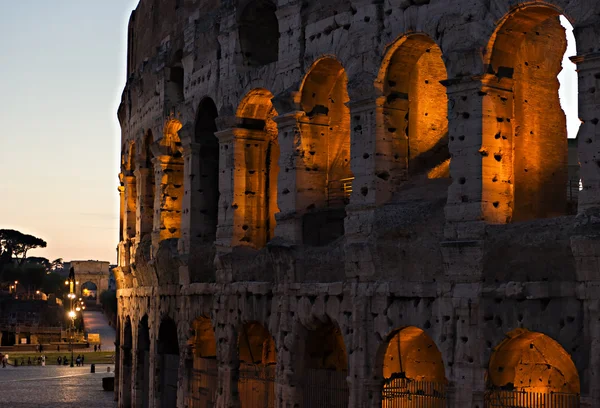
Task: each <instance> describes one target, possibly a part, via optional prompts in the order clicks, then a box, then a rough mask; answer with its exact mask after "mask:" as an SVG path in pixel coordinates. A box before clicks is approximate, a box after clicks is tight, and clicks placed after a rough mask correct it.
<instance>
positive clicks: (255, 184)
mask: <svg viewBox="0 0 600 408" xmlns="http://www.w3.org/2000/svg"><path fill="white" fill-rule="evenodd" d="M216 136H217V138H218V139H219V146H220V149H219V152H220V158H219V170H220V172H219V190H220V196H219V223H218V227H217V240H216V244H217V250H218V251H219V252H221V253H227V252H230V251H231V248H233V247H236V246H251V247H254V248H257V249H260V248H261V247H263V246H264V245H265V243H266V237H267V232H268V231H267V230H266V226H267V222H266V220H267V218H268V216H269V214H267V211H266V210H267V206H266V198H267V195H266V184H265V183H266V180H267V173H266V155H267V146H268V140H267V134H266V132H264V131H255V130H248V129H243V128H230V129H227V130H224V131H221V132H217V133H216Z"/></svg>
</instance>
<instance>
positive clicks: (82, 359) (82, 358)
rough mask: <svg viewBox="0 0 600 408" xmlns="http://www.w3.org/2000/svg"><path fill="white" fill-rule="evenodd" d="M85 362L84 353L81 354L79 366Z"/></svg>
mask: <svg viewBox="0 0 600 408" xmlns="http://www.w3.org/2000/svg"><path fill="white" fill-rule="evenodd" d="M84 362H85V355H83V354H82V355H81V366H82V367H83V363H84Z"/></svg>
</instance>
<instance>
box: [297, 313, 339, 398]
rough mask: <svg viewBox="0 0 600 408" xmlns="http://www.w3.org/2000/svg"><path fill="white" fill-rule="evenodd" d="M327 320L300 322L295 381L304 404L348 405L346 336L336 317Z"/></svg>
mask: <svg viewBox="0 0 600 408" xmlns="http://www.w3.org/2000/svg"><path fill="white" fill-rule="evenodd" d="M325 320H326V321H325V322H322V321H320V320H319V321H316V320H315V321H314V322H312V323H311V324H310V325H309V326H304V325H302V324H301V323H299V324H298V326H299V327H298V328H297V329H298V330H297V336H296V338H297V341H296V353H297V356H298V358H297V360H296V365H297V366H296V367H294V370H293V371H294V373H295V376H296V378H295V382H296V383H297V384H298V385H299V388H300V389H301V392H300V393H299V397H300V398H301V402H302V406H310V407H312V406H315V407H325V406H327V407H332V408H338V407H339V408H342V407H347V406H348V398H349V395H350V391H349V388H348V383H347V381H346V378H347V376H348V354H347V350H346V345H345V342H344V337H343V336H342V332H341V330H340V328H339V327H338V325H337V324H336V323H335V322H334V321H333V320H331V319H329V318H327V319H325Z"/></svg>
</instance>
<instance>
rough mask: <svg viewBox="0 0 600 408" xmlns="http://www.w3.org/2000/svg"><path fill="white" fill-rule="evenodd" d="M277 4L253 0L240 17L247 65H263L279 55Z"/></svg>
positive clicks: (242, 10) (241, 37)
mask: <svg viewBox="0 0 600 408" xmlns="http://www.w3.org/2000/svg"><path fill="white" fill-rule="evenodd" d="M276 11H277V5H276V4H275V3H274V2H272V1H270V0H253V1H250V2H248V3H246V4H245V5H244V7H243V8H242V9H241V13H240V14H239V17H238V27H239V40H240V50H241V52H242V56H243V60H244V63H245V65H249V66H261V65H266V64H270V63H272V62H276V61H277V59H278V57H279V22H278V20H277V15H276V14H275V12H276Z"/></svg>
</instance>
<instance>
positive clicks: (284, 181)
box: [273, 111, 307, 244]
mask: <svg viewBox="0 0 600 408" xmlns="http://www.w3.org/2000/svg"><path fill="white" fill-rule="evenodd" d="M303 115H304V112H300V111H295V112H290V113H286V114H283V115H279V116H277V117H275V118H273V120H274V121H275V123H277V129H278V137H277V139H278V142H279V149H280V153H279V177H278V182H277V187H278V192H277V205H278V206H279V213H277V214H275V219H276V220H277V225H276V226H275V236H276V237H280V238H284V239H286V240H288V241H290V242H292V243H296V244H300V243H302V213H303V211H304V210H305V209H306V205H307V203H306V201H305V200H304V197H303V195H304V193H305V190H304V187H305V186H304V183H305V180H303V175H304V172H303V170H304V166H303V160H302V157H301V155H300V146H301V138H302V136H301V134H300V126H299V120H300V118H301V117H302V116H303ZM303 206H304V207H303Z"/></svg>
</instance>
